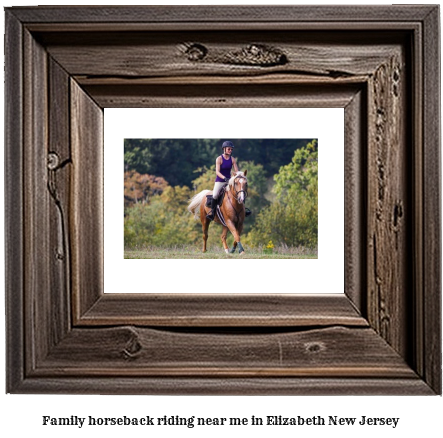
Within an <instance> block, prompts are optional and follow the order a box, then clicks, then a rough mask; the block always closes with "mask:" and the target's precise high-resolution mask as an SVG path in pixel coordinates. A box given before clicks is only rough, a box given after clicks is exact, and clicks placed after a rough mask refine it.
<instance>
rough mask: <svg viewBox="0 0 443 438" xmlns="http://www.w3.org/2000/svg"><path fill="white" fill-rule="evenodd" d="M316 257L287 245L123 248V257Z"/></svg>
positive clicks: (315, 254) (302, 249) (311, 252)
mask: <svg viewBox="0 0 443 438" xmlns="http://www.w3.org/2000/svg"><path fill="white" fill-rule="evenodd" d="M317 257H318V256H317V250H309V249H306V248H288V247H286V248H283V247H275V248H273V249H272V252H271V251H268V252H266V250H264V249H262V248H247V247H246V246H245V252H244V253H243V254H242V255H240V254H239V253H238V249H237V251H236V252H235V253H234V254H226V253H225V252H224V250H223V248H222V246H221V245H219V246H218V247H208V251H207V252H206V253H202V252H201V248H200V247H196V246H176V247H167V248H159V247H149V248H136V249H134V248H126V249H125V259H230V258H244V259H316V258H317Z"/></svg>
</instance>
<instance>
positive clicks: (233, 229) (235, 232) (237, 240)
mask: <svg viewBox="0 0 443 438" xmlns="http://www.w3.org/2000/svg"><path fill="white" fill-rule="evenodd" d="M226 225H227V226H228V228H229V231H230V232H231V233H232V235H233V236H234V245H233V246H232V248H231V249H230V250H229V252H230V253H231V254H233V253H234V252H235V250H236V249H237V245H238V249H239V252H240V254H243V253H244V252H245V250H244V248H243V246H242V244H241V242H240V233H239V232H238V230H237V228H236V227H235V225H234V223H233V222H231V221H227V222H226Z"/></svg>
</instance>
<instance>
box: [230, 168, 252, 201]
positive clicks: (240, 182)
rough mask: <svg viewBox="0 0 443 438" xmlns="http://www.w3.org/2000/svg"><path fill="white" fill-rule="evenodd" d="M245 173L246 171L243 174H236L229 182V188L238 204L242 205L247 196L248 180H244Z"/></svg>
mask: <svg viewBox="0 0 443 438" xmlns="http://www.w3.org/2000/svg"><path fill="white" fill-rule="evenodd" d="M247 173H248V171H247V170H245V171H244V172H237V173H236V174H235V175H234V176H233V177H231V179H230V180H229V186H230V188H231V190H232V191H233V193H234V196H235V199H236V200H237V202H238V203H239V204H243V203H244V202H245V201H246V198H247V196H248V179H247V178H246V174H247Z"/></svg>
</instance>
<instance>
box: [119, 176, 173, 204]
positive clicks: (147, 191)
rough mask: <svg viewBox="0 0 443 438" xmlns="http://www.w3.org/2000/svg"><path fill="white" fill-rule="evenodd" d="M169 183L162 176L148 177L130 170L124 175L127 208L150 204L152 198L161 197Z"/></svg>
mask: <svg viewBox="0 0 443 438" xmlns="http://www.w3.org/2000/svg"><path fill="white" fill-rule="evenodd" d="M166 187H168V182H167V181H166V180H165V179H164V178H162V177H161V176H154V175H147V174H143V175H141V174H140V173H138V172H136V171H135V170H130V171H128V172H125V174H124V199H125V208H128V207H130V206H132V205H134V204H137V203H139V202H141V203H142V204H145V203H147V202H149V199H150V198H151V197H152V196H155V195H160V194H161V193H163V191H164V190H165V188H166Z"/></svg>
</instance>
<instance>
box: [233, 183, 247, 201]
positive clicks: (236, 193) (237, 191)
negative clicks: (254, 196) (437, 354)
mask: <svg viewBox="0 0 443 438" xmlns="http://www.w3.org/2000/svg"><path fill="white" fill-rule="evenodd" d="M242 178H245V177H244V176H237V177H236V178H235V179H234V184H232V188H233V189H234V193H235V195H233V196H234V199H235V200H236V201H237V202H239V201H238V195H239V194H240V193H244V195H245V199H244V201H243V203H244V202H245V201H246V198H247V197H248V190H237V189H236V188H235V182H236V181H237V179H242ZM245 179H246V178H245Z"/></svg>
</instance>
